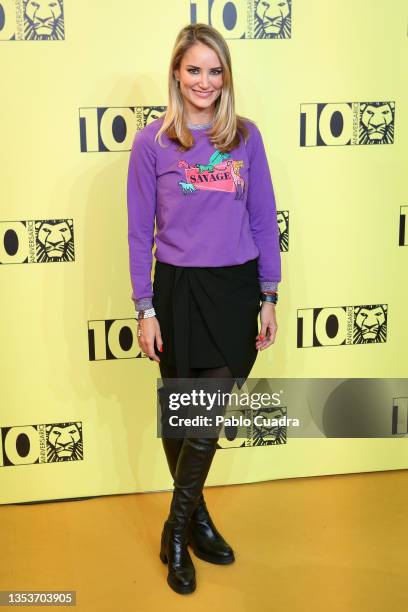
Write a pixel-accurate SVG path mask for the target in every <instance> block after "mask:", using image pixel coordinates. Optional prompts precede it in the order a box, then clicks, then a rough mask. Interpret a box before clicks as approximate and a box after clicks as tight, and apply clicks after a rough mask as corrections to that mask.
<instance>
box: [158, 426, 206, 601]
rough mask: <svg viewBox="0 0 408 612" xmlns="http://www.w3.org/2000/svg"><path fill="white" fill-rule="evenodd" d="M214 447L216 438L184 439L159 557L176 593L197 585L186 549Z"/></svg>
mask: <svg viewBox="0 0 408 612" xmlns="http://www.w3.org/2000/svg"><path fill="white" fill-rule="evenodd" d="M215 450H216V439H214V438H185V439H184V440H183V445H182V447H181V450H180V454H179V457H178V461H177V466H176V471H175V474H174V491H173V498H172V501H171V506H170V513H169V516H168V518H167V520H166V521H165V523H164V527H163V532H162V537H161V544H160V559H161V560H162V561H163V563H168V566H169V571H168V576H167V582H168V584H169V586H170V587H171V588H172V589H173V590H174V591H176V592H177V593H183V594H185V593H192V592H193V591H194V590H195V588H196V579H195V568H194V565H193V562H192V560H191V557H190V553H189V552H188V548H187V539H188V527H189V522H190V517H191V515H192V513H193V511H194V508H195V506H196V504H197V501H198V498H199V496H200V494H201V492H202V489H203V486H204V483H205V480H206V478H207V475H208V472H209V469H210V467H211V463H212V460H213V457H214V454H215Z"/></svg>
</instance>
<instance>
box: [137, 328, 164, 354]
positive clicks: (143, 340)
mask: <svg viewBox="0 0 408 612" xmlns="http://www.w3.org/2000/svg"><path fill="white" fill-rule="evenodd" d="M138 323H139V329H140V330H141V331H142V334H141V335H140V336H137V340H138V343H139V346H140V348H141V349H142V351H143V352H144V353H146V355H147V356H148V357H149V359H153V361H157V362H158V363H159V362H160V358H159V357H158V355H156V353H155V352H154V341H155V340H156V345H157V348H158V349H159V351H162V350H163V341H162V337H161V333H160V325H159V322H158V320H157V317H147V319H140V321H138Z"/></svg>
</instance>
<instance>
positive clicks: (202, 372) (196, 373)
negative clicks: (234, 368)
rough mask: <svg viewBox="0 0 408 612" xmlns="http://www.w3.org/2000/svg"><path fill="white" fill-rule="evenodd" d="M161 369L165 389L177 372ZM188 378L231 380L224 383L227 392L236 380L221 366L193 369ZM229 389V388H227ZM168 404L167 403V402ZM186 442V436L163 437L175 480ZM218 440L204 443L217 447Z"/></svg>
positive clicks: (161, 367) (192, 440)
mask: <svg viewBox="0 0 408 612" xmlns="http://www.w3.org/2000/svg"><path fill="white" fill-rule="evenodd" d="M159 367H160V373H161V377H162V379H163V387H165V386H166V380H165V379H166V378H167V379H172V378H177V370H176V368H175V367H172V366H170V365H167V364H165V363H163V362H160V363H159ZM186 378H224V379H230V380H227V381H226V382H223V385H222V386H223V387H224V390H225V391H226V392H230V391H231V389H232V387H233V386H234V380H233V376H232V373H231V371H230V369H229V368H228V366H226V365H225V366H219V367H215V368H191V369H190V376H189V377H186ZM168 384H169V385H171V381H169V383H168ZM225 387H227V388H225ZM165 404H166V402H165ZM163 410H167V409H166V408H163V406H162V418H163V414H164V413H163ZM185 440H186V436H185V434H184V437H179V438H174V437H166V436H165V434H163V435H162V444H163V448H164V451H165V454H166V457H167V462H168V465H169V469H170V472H171V475H172V476H173V478H174V475H175V472H176V467H177V462H178V456H179V454H180V451H181V448H182V446H183V443H184V441H185ZM190 440H191V442H190ZM217 441H218V438H212V439H211V440H210V439H207V440H206V441H204V444H208V445H209V446H213V447H215V446H216V444H217ZM196 442H197V439H196V438H190V439H187V441H186V443H187V444H190V443H191V444H194V443H196ZM199 442H200V444H203V439H202V438H201V439H200V440H199Z"/></svg>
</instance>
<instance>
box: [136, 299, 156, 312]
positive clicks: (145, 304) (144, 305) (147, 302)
mask: <svg viewBox="0 0 408 612" xmlns="http://www.w3.org/2000/svg"><path fill="white" fill-rule="evenodd" d="M133 301H134V303H135V308H136V311H139V310H147V309H148V308H153V302H152V298H149V297H145V298H139V299H138V300H135V299H134V300H133Z"/></svg>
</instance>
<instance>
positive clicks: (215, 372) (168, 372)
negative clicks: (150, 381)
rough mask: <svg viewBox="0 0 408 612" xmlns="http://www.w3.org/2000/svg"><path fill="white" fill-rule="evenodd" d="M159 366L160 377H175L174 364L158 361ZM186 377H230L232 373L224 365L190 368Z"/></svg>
mask: <svg viewBox="0 0 408 612" xmlns="http://www.w3.org/2000/svg"><path fill="white" fill-rule="evenodd" d="M159 368H160V374H161V377H162V378H177V370H176V368H175V367H174V366H171V365H168V364H166V363H164V362H162V361H160V363H159ZM186 378H232V373H231V370H230V369H229V367H228V366H226V365H224V366H219V367H217V368H190V373H189V376H188V377H186Z"/></svg>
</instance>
